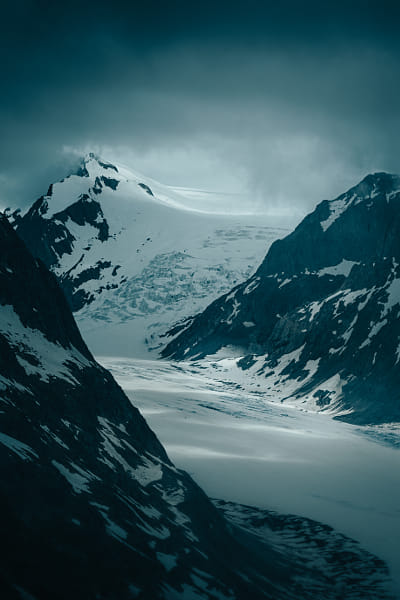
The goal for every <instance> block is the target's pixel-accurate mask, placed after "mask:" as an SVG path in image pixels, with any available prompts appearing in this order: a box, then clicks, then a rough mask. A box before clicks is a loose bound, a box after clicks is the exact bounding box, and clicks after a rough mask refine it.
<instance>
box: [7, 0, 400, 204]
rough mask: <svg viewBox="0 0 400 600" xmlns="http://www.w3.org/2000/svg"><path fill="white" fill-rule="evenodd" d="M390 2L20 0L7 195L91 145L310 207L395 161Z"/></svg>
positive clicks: (172, 175) (271, 200)
mask: <svg viewBox="0 0 400 600" xmlns="http://www.w3.org/2000/svg"><path fill="white" fill-rule="evenodd" d="M399 13H400V10H399V9H398V8H397V3H394V2H380V3H379V4H378V3H372V2H367V1H363V2H357V1H354V2H351V3H347V4H346V3H341V2H335V3H334V2H332V3H330V2H328V3H323V2H305V3H302V2H293V1H291V2H281V3H277V2H246V3H244V2H243V3H234V2H229V3H228V2H214V3H211V2H202V3H191V2H187V1H186V2H173V1H172V2H156V3H155V2H143V3H136V2H130V3H128V2H114V3H111V2H96V3H94V2H93V3H90V2H87V3H76V2H67V3H63V4H61V3H54V2H53V3H48V2H29V1H28V0H26V1H16V2H13V3H10V4H9V5H8V8H7V9H5V10H4V12H3V15H2V17H3V18H2V19H1V29H2V31H1V36H0V47H1V51H2V56H3V57H4V58H5V60H4V61H3V69H2V89H3V92H2V95H1V98H0V126H1V135H2V138H1V140H2V142H1V153H0V161H1V163H0V165H1V167H0V186H1V187H0V192H1V193H2V195H3V200H2V201H1V200H0V203H3V204H4V203H7V204H21V203H25V202H27V201H29V200H31V199H32V198H33V197H34V196H35V195H37V194H39V193H42V191H43V189H45V188H46V187H47V183H48V182H49V181H51V180H52V179H54V178H55V177H59V176H62V175H63V174H64V171H65V169H66V168H67V164H66V163H68V162H71V161H72V160H75V158H74V157H73V156H72V157H71V156H68V155H65V153H64V154H63V153H62V148H63V147H65V146H67V147H70V148H72V149H81V148H87V149H89V148H90V147H95V148H99V149H100V151H103V150H104V151H106V152H107V153H108V154H110V155H112V156H114V157H116V158H121V159H125V161H126V162H133V163H134V165H137V167H138V168H139V170H140V169H142V170H144V169H145V168H146V169H147V172H148V174H149V175H153V176H154V177H162V178H163V179H164V181H166V182H167V183H175V184H177V185H193V186H202V185H204V186H206V187H210V186H211V187H214V188H217V189H222V188H223V187H225V188H226V187H231V188H232V187H235V188H236V187H238V188H240V191H244V190H247V191H248V192H249V194H250V195H251V198H252V202H254V205H255V206H257V207H258V208H261V207H263V206H275V205H276V204H279V205H283V206H289V207H293V206H294V207H297V208H298V209H299V210H300V211H304V210H306V209H309V208H310V207H311V206H312V205H313V204H314V203H315V202H316V201H317V200H318V199H319V198H320V196H321V195H322V196H327V195H334V194H335V193H339V192H340V191H342V189H343V188H344V187H346V186H348V185H350V184H352V183H355V182H356V180H357V178H359V177H362V176H363V175H364V174H365V173H366V172H367V171H369V170H374V169H375V170H376V169H385V170H392V171H400V165H399V158H398V157H399V150H400V141H399V140H400V136H399V135H398V131H399V124H400V122H399V121H400V109H399V106H398V105H399V103H398V97H399V91H400V90H399V88H400V83H399V81H400V78H399V63H400V59H399V56H400V49H399V39H398V38H399V36H398V28H399Z"/></svg>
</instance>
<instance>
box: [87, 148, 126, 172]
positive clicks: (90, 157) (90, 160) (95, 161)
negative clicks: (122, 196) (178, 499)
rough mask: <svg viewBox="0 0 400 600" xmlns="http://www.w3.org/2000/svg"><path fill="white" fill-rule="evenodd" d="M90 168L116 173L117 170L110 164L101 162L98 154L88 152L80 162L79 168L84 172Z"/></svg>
mask: <svg viewBox="0 0 400 600" xmlns="http://www.w3.org/2000/svg"><path fill="white" fill-rule="evenodd" d="M91 166H96V167H97V168H98V167H101V168H102V169H105V170H112V171H115V172H116V173H118V169H117V167H116V166H115V165H113V164H112V163H109V162H107V161H105V160H103V159H102V158H101V157H100V156H99V155H98V154H95V153H94V152H88V153H87V154H86V155H85V156H84V157H83V158H82V160H81V163H80V168H81V169H84V170H86V171H87V170H88V168H90V167H91Z"/></svg>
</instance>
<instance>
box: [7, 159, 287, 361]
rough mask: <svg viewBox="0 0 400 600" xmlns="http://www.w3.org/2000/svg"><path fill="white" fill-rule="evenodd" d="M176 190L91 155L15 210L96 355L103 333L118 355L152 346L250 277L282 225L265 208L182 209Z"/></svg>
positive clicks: (18, 225) (20, 228) (182, 200)
mask: <svg viewBox="0 0 400 600" xmlns="http://www.w3.org/2000/svg"><path fill="white" fill-rule="evenodd" d="M182 193H184V191H183V192H182V191H177V190H173V189H172V188H169V187H167V186H163V185H161V184H159V183H157V182H156V181H153V180H150V179H148V178H143V177H142V176H141V175H138V174H135V173H133V172H132V171H130V170H129V169H127V168H125V167H122V166H119V165H118V166H115V165H112V164H109V163H106V162H104V161H102V160H101V159H99V158H97V157H96V156H95V155H93V154H90V155H88V156H87V157H86V158H85V159H84V160H83V161H82V164H81V166H80V168H79V169H78V170H77V172H76V173H74V174H72V175H70V176H69V177H67V178H66V179H64V180H62V181H60V182H58V183H55V184H54V185H51V186H50V187H49V190H48V192H47V194H46V195H45V196H43V197H41V198H39V199H38V200H37V201H36V202H35V203H34V204H33V205H32V207H31V208H30V209H29V210H28V211H26V212H25V214H23V215H22V217H21V216H16V221H15V227H16V229H17V231H18V234H19V235H20V237H22V239H23V240H24V241H25V243H26V244H27V246H28V248H29V249H30V251H31V252H32V253H33V255H34V256H37V257H39V258H41V259H42V260H43V262H44V263H45V264H46V266H47V267H48V268H50V269H51V270H52V272H53V273H54V274H55V275H56V276H57V278H58V280H59V282H60V284H61V286H62V288H63V290H64V292H65V294H66V296H67V299H68V302H69V304H70V306H71V308H72V309H73V311H75V314H76V318H77V321H78V324H79V326H80V328H81V331H82V332H83V333H84V335H85V339H86V340H87V341H88V343H89V345H90V346H91V348H92V349H93V350H94V351H95V352H96V353H100V354H104V353H105V348H104V344H105V340H106V341H107V352H110V351H112V352H116V353H117V354H120V355H130V354H139V355H140V354H143V351H144V352H145V353H147V349H148V348H154V347H157V346H159V345H160V340H159V335H160V334H162V333H164V332H165V331H166V330H167V329H168V328H170V327H171V325H172V324H173V323H175V322H177V321H179V320H180V319H183V318H187V317H189V316H191V315H194V314H196V313H197V312H199V311H200V310H203V309H204V308H205V307H206V306H207V304H209V303H210V302H211V301H212V300H214V299H215V298H217V297H218V296H219V295H221V294H222V293H224V292H226V291H228V290H229V289H230V288H231V287H232V286H233V285H235V283H237V282H239V281H242V280H243V279H245V278H246V277H249V276H250V274H251V273H252V272H253V268H254V265H256V264H257V263H258V262H259V261H260V260H261V259H262V256H263V255H264V253H265V249H266V247H268V246H269V244H270V243H271V242H272V241H274V240H275V239H277V238H278V237H281V236H282V235H285V234H286V233H287V230H285V229H282V228H278V227H273V226H271V223H270V220H268V219H267V218H266V217H262V216H257V217H254V216H252V217H249V216H246V215H241V216H238V215H236V216H231V215H218V214H206V213H202V212H201V211H200V210H198V211H196V210H193V209H190V210H189V209H188V208H187V207H185V197H184V196H183V195H182ZM191 193H192V194H193V191H192V192H191ZM190 203H191V205H193V199H191V202H190Z"/></svg>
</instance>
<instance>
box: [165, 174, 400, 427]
mask: <svg viewBox="0 0 400 600" xmlns="http://www.w3.org/2000/svg"><path fill="white" fill-rule="evenodd" d="M399 264H400V177H399V176H397V175H390V174H387V173H375V174H372V175H368V176H367V177H366V178H365V179H364V180H363V181H361V182H360V183H359V184H358V185H357V186H355V187H353V188H351V189H350V190H349V191H348V192H346V193H344V194H342V195H340V196H339V197H338V198H336V199H334V200H330V201H328V200H324V201H323V202H321V203H320V204H319V205H318V206H317V207H316V209H315V210H314V211H313V212H312V213H311V214H309V215H308V216H307V217H305V219H304V220H303V221H302V222H301V223H300V224H299V225H298V227H297V228H296V229H295V231H293V233H291V234H289V235H288V236H287V237H285V238H284V239H281V240H277V241H276V242H274V243H273V244H272V246H271V248H270V250H269V252H268V253H267V255H266V257H265V259H264V260H263V262H262V263H261V265H260V266H259V268H258V269H257V271H256V272H255V274H254V275H253V276H252V277H250V279H248V280H247V281H245V282H244V283H242V284H240V285H238V286H236V287H235V288H233V289H232V290H231V291H230V292H229V293H227V294H224V295H223V296H222V297H221V298H219V299H218V300H216V301H215V302H213V303H212V304H211V305H210V306H209V307H208V308H207V309H206V310H205V311H204V312H203V313H202V314H200V315H198V316H196V317H195V319H194V320H193V321H191V322H188V323H186V324H183V325H182V326H181V329H180V330H178V329H175V330H174V331H172V332H171V334H173V335H176V334H179V335H177V337H175V339H173V340H172V341H171V342H170V344H169V345H168V346H167V348H166V349H165V350H164V352H163V354H164V356H170V357H173V358H175V359H182V358H189V357H191V358H194V357H204V356H205V355H207V354H208V355H211V354H214V353H215V352H217V351H218V350H220V349H221V348H224V347H226V346H232V347H235V348H236V349H237V351H236V354H240V355H242V359H240V360H238V361H236V362H235V367H234V370H235V369H236V368H238V369H239V371H240V370H241V369H246V370H247V371H248V377H247V379H248V380H251V378H252V377H254V380H255V381H257V385H259V386H261V388H264V390H265V393H266V394H267V396H268V397H269V398H272V399H278V400H281V401H284V400H285V401H290V402H294V403H296V404H298V405H300V406H306V407H308V408H312V409H315V410H322V411H328V412H330V413H332V414H334V415H336V416H340V417H341V418H344V419H346V420H349V421H353V422H359V423H380V422H390V421H399V420H400V399H399V392H398V390H399V389H400V387H399V384H400V375H399V373H400V371H399V369H398V363H399V359H400V320H399V312H400V267H399Z"/></svg>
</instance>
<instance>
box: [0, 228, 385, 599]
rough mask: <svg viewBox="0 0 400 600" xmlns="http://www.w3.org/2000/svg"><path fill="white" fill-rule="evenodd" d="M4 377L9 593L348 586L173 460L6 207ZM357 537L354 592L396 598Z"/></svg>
mask: <svg viewBox="0 0 400 600" xmlns="http://www.w3.org/2000/svg"><path fill="white" fill-rule="evenodd" d="M0 386H1V387H0V389H1V397H0V399H1V412H0V468H1V475H2V477H1V483H0V527H1V532H2V544H1V561H0V590H1V596H2V598H14V599H16V598H19V599H26V598H35V599H36V600H47V599H50V598H51V599H53V598H56V597H57V598H61V599H62V598H71V597H73V598H82V599H85V600H90V599H92V598H93V599H94V598H103V599H111V598H119V599H124V598H127V599H128V598H141V599H143V600H150V599H151V600H155V599H157V598H165V599H178V598H181V599H185V600H192V599H193V600H194V599H196V600H199V599H204V600H211V599H214V600H215V599H217V598H218V599H222V598H226V599H234V598H238V599H247V598H249V597H251V598H254V599H257V598H260V599H261V598H264V599H272V598H273V599H275V600H276V599H279V598H282V599H283V598H285V599H290V598H292V599H293V600H295V599H297V598H299V597H302V598H310V599H311V598H317V597H320V596H318V595H316V590H318V594H319V593H320V591H321V585H322V589H323V593H324V597H326V598H332V599H336V598H339V597H342V596H339V595H338V589H337V588H333V589H332V586H331V581H329V580H324V578H322V579H321V577H320V576H319V575H318V574H316V573H315V568H314V566H313V565H312V564H309V562H306V563H305V564H302V561H301V560H300V558H299V557H298V556H295V554H294V553H293V549H292V550H291V551H290V553H288V554H287V553H286V551H285V548H282V546H281V545H280V544H279V542H277V540H276V539H275V540H274V544H271V543H270V541H269V537H268V535H263V534H262V532H260V531H259V532H258V533H257V535H255V534H254V527H258V523H255V522H254V518H255V512H256V511H255V512H254V511H253V512H252V514H251V523H250V522H249V527H246V525H245V522H246V518H243V516H242V517H240V515H239V512H237V514H236V517H235V519H232V518H231V517H230V516H229V514H228V513H229V512H232V507H231V506H229V507H225V506H223V507H222V509H221V510H218V508H216V507H215V506H214V505H213V504H211V502H210V501H209V500H208V499H207V497H206V496H205V495H204V493H203V492H202V491H201V490H200V488H198V486H197V485H196V484H195V483H194V482H193V481H192V480H191V478H190V477H189V476H188V475H186V474H185V473H183V472H181V471H178V470H177V469H176V468H175V467H174V465H173V464H172V463H171V461H170V460H169V458H168V456H167V455H166V453H165V450H164V449H163V447H162V445H161V444H160V443H159V441H158V440H157V438H156V437H155V435H154V434H153V433H152V431H151V430H150V429H149V427H148V426H147V424H146V422H145V421H144V419H143V417H141V415H140V413H139V412H138V411H137V410H136V409H135V408H134V407H133V406H132V405H131V404H130V402H129V400H128V398H127V397H126V396H125V395H124V394H123V392H122V390H121V389H120V388H119V387H118V385H117V384H116V383H115V381H114V380H113V378H112V377H111V375H110V374H109V373H108V372H107V371H106V370H105V369H104V368H102V367H101V366H100V365H99V364H97V363H96V362H95V361H94V359H93V357H92V356H91V354H90V352H89V351H88V349H87V347H86V345H85V343H84V342H83V340H82V338H81V336H80V334H79V331H78V329H77V326H76V324H75V322H74V320H73V317H72V315H71V313H70V311H69V308H68V306H67V303H66V300H65V298H64V295H63V294H62V292H61V290H60V289H59V288H58V285H57V283H56V280H55V278H54V277H53V276H52V275H51V274H50V273H49V272H48V271H47V270H46V268H45V267H44V266H43V264H42V263H40V262H38V261H37V260H35V259H33V258H32V257H31V256H30V255H29V253H28V251H27V249H26V248H25V246H24V245H23V243H22V242H21V241H20V240H19V239H18V237H17V235H16V234H15V232H14V231H13V229H12V228H11V226H10V225H9V223H8V221H7V220H6V219H4V218H1V219H0ZM233 512H235V511H233ZM224 514H227V518H226V519H225V518H224ZM244 516H245V515H244ZM260 518H261V522H262V519H263V518H264V517H263V515H261V517H260ZM238 520H239V521H238ZM236 521H238V522H236ZM261 522H260V523H261ZM261 524H262V523H261ZM264 529H265V528H264ZM278 537H279V536H278ZM302 537H304V536H303V533H302V534H301V535H300V541H301V538H302ZM282 542H283V544H284V545H285V535H284V536H282ZM291 544H292V545H293V541H292V542H291ZM291 544H286V546H287V548H288V549H289V548H290V547H291ZM349 547H351V561H352V563H351V564H352V566H351V568H349V569H346V572H345V573H343V576H342V582H343V586H347V587H349V589H350V594H349V595H348V598H352V599H353V598H354V599H361V598H370V599H371V600H372V599H373V598H382V599H383V598H389V594H388V592H387V570H386V568H385V566H384V564H383V563H382V562H380V561H379V560H378V559H376V558H374V557H373V556H371V555H370V554H368V553H365V552H363V551H360V549H359V548H357V546H354V545H353V544H352V543H351V542H350V541H349V540H347V539H343V540H342V542H341V543H340V548H343V549H344V548H346V549H348V548H349ZM333 558H334V557H333ZM331 561H332V556H331V552H330V551H329V552H328V553H327V554H326V562H327V564H328V563H329V564H331ZM365 569H367V570H369V571H371V570H372V571H373V572H374V577H372V578H371V577H368V578H365V576H364V571H365ZM334 570H335V571H336V572H337V573H342V569H341V567H340V561H338V564H337V567H336V569H334Z"/></svg>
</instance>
